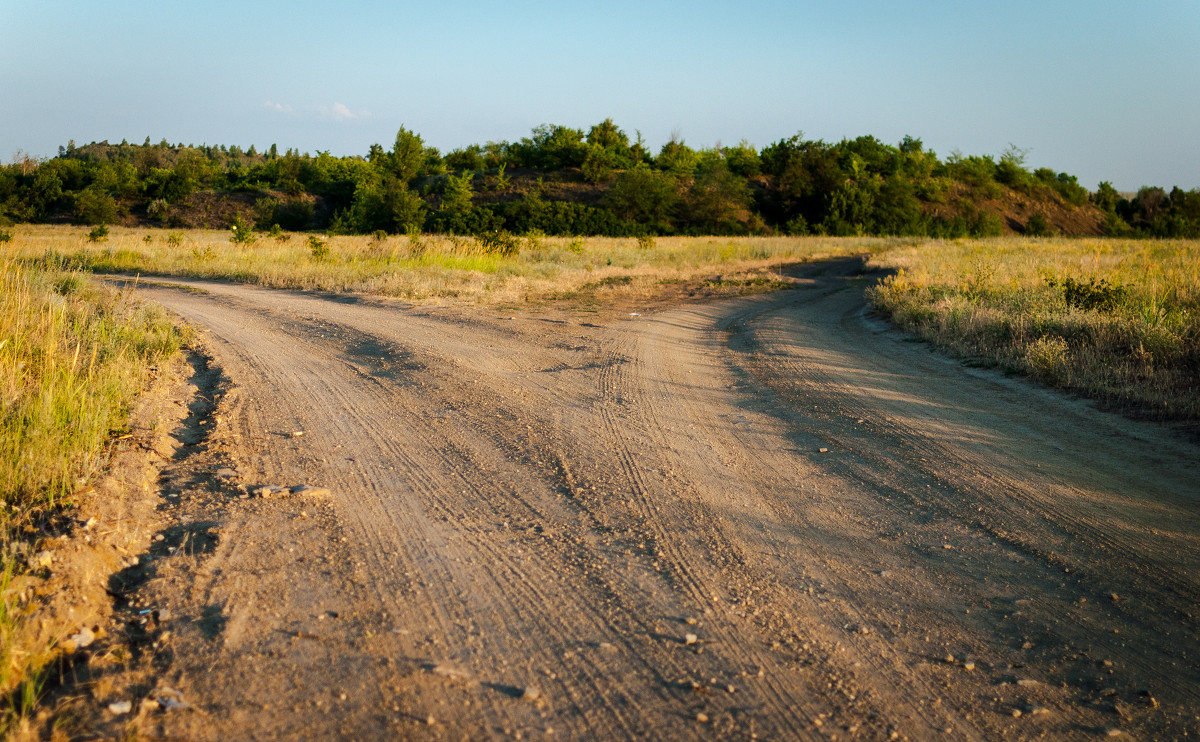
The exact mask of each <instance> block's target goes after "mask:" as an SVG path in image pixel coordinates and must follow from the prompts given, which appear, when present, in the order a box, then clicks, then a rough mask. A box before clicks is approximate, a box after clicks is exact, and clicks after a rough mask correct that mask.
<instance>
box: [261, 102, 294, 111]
mask: <svg viewBox="0 0 1200 742" xmlns="http://www.w3.org/2000/svg"><path fill="white" fill-rule="evenodd" d="M263 106H264V107H266V108H268V109H270V110H272V111H275V112H276V113H291V112H292V107H291V106H289V105H285V104H283V103H276V102H275V101H273V100H269V101H264V102H263Z"/></svg>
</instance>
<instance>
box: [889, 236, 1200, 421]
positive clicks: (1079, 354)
mask: <svg viewBox="0 0 1200 742" xmlns="http://www.w3.org/2000/svg"><path fill="white" fill-rule="evenodd" d="M873 263H874V264H875V265H876V266H879V267H882V268H886V269H891V270H894V271H896V272H895V274H894V275H891V276H889V277H887V278H885V279H884V280H883V282H882V283H880V284H879V285H878V286H877V287H876V288H874V289H873V290H872V291H871V299H872V301H873V303H874V306H875V308H876V309H877V310H879V311H880V312H881V313H883V314H885V315H887V316H889V317H891V318H892V319H893V320H894V321H895V322H897V323H898V324H900V325H901V326H903V327H905V328H907V329H909V330H911V331H913V332H915V333H917V334H918V335H920V336H922V337H924V338H926V339H928V340H930V341H933V342H935V343H937V344H939V345H942V346H945V347H947V348H950V349H953V350H954V351H956V352H957V353H959V354H962V355H963V356H967V357H972V358H975V359H978V360H982V361H984V362H987V363H993V364H997V365H999V366H1001V367H1004V368H1006V369H1011V370H1014V371H1019V372H1023V373H1027V374H1029V375H1031V376H1034V377H1037V378H1039V379H1041V380H1042V381H1044V382H1046V383H1047V384H1050V385H1052V386H1056V387H1060V388H1065V389H1069V390H1073V391H1075V392H1078V393H1080V394H1083V395H1085V396H1089V397H1093V398H1096V399H1100V400H1103V401H1106V402H1108V403H1110V404H1112V405H1113V406H1115V407H1118V408H1120V409H1123V410H1124V411H1126V412H1130V413H1133V414H1136V415H1141V416H1146V417H1150V418H1155V419H1163V420H1186V421H1195V420H1196V419H1197V418H1200V241H1196V240H1112V239H1083V240H1075V239H1070V240H1068V239H1053V238H1046V239H1022V238H999V239H991V240H979V241H922V242H920V243H918V244H914V245H912V246H910V247H906V248H902V249H896V250H891V251H888V252H887V253H884V254H880V255H876V256H875V257H874V258H873Z"/></svg>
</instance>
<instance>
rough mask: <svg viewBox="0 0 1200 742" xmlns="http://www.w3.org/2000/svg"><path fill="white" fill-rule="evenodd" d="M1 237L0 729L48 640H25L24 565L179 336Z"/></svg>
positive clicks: (29, 611)
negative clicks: (7, 704)
mask: <svg viewBox="0 0 1200 742" xmlns="http://www.w3.org/2000/svg"><path fill="white" fill-rule="evenodd" d="M19 239H20V238H19V237H18V238H17V241H16V242H15V243H12V242H10V243H0V698H2V697H8V698H9V699H10V701H11V708H7V709H6V708H2V707H0V731H2V730H3V729H4V728H5V725H6V724H7V723H8V722H11V721H12V720H13V719H14V718H15V716H17V715H19V714H21V713H25V712H27V711H28V710H29V709H30V708H31V707H32V704H33V703H34V701H35V700H36V695H37V693H36V689H37V688H38V687H39V683H40V680H39V678H40V676H41V673H42V672H43V668H44V667H45V665H46V663H47V662H48V661H49V659H50V657H51V650H52V647H48V646H35V645H30V644H29V643H28V642H27V639H28V635H29V634H30V633H31V632H26V631H24V630H23V629H24V627H25V624H26V623H27V622H29V621H32V620H35V618H34V610H35V609H36V607H37V601H36V599H35V598H32V597H31V596H29V595H27V594H24V593H25V591H24V590H23V589H21V588H20V583H21V579H20V577H21V575H22V574H24V573H26V572H37V571H38V570H41V569H43V568H42V567H41V566H40V565H39V563H38V560H37V553H38V551H39V550H40V549H41V548H42V544H43V542H44V541H45V540H46V539H47V538H49V537H50V536H51V535H52V533H51V531H52V519H53V516H54V514H55V513H56V512H58V511H60V510H61V507H62V506H63V505H65V504H69V502H70V500H71V495H72V493H73V492H75V491H76V490H77V489H78V488H80V487H81V485H83V484H84V483H85V482H86V481H87V479H88V478H89V477H90V476H91V475H93V474H94V473H95V472H96V471H97V470H98V468H99V466H100V465H102V464H103V458H104V457H103V453H104V445H105V443H106V442H107V441H108V440H109V439H110V438H111V437H112V435H113V434H114V431H119V430H120V429H121V427H122V425H123V424H124V420H125V415H126V410H127V409H128V406H129V404H130V403H131V402H132V400H133V399H134V397H135V395H137V393H138V392H139V391H141V389H142V388H143V387H144V385H145V382H146V379H147V376H148V372H149V367H150V366H151V365H152V364H155V363H157V362H159V361H160V360H163V359H165V358H166V357H168V356H170V355H171V354H173V353H175V352H176V351H177V350H178V349H179V347H180V343H181V335H180V333H179V332H178V330H177V329H176V328H175V327H174V326H173V324H172V323H171V321H170V319H169V317H168V316H167V315H166V313H165V312H163V311H161V310H157V309H155V308H153V307H147V306H141V305H138V304H135V303H134V302H132V301H131V300H130V298H129V297H128V296H126V295H123V294H120V293H118V292H116V291H114V290H112V289H110V288H107V287H105V286H102V285H99V284H98V283H97V282H95V281H93V280H92V279H91V278H89V277H88V276H86V275H84V274H82V273H79V272H77V271H72V270H66V269H63V268H58V267H53V266H48V265H45V264H43V265H40V266H39V265H33V264H31V263H30V262H28V261H24V260H21V259H19V258H18V257H17V253H18V251H19Z"/></svg>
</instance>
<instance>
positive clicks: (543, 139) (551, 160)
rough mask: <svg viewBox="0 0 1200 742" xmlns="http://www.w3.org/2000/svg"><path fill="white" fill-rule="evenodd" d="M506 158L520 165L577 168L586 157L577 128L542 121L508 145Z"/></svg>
mask: <svg viewBox="0 0 1200 742" xmlns="http://www.w3.org/2000/svg"><path fill="white" fill-rule="evenodd" d="M508 157H509V159H510V160H511V161H512V162H513V163H514V164H516V165H518V166H520V167H533V168H542V169H547V170H558V169H561V168H568V167H579V166H581V165H582V164H583V161H584V158H586V157H587V144H585V143H584V137H583V132H582V131H580V130H579V129H571V128H568V127H566V126H558V125H552V124H542V125H541V126H539V127H537V128H535V129H534V130H533V132H532V134H531V136H529V137H525V138H524V139H522V140H521V141H520V142H517V143H515V144H512V145H510V146H509V151H508Z"/></svg>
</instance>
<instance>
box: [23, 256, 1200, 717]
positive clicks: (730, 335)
mask: <svg viewBox="0 0 1200 742" xmlns="http://www.w3.org/2000/svg"><path fill="white" fill-rule="evenodd" d="M871 280H873V279H872V278H871V277H869V276H864V275H863V274H862V265H861V261H857V260H838V261H829V262H827V263H823V264H813V265H809V266H805V267H803V268H802V269H800V272H799V274H798V275H797V276H795V285H796V289H795V290H792V291H785V292H780V293H777V294H772V295H764V296H754V297H746V298H741V299H735V300H730V301H721V302H715V303H703V304H695V305H686V306H676V307H672V308H668V307H653V306H646V307H640V308H639V307H621V310H622V311H620V312H614V311H612V310H609V311H606V312H597V311H590V310H589V308H587V307H571V308H567V309H534V310H522V311H516V310H506V309H497V308H485V309H462V308H453V307H416V306H405V305H401V304H398V303H393V302H385V301H376V300H373V299H367V298H362V297H346V296H340V297H331V296H316V295H306V294H299V293H292V292H278V291H269V290H263V289H256V288H252V287H244V286H234V285H230V284H219V283H205V282H187V283H190V284H194V285H195V286H200V287H203V288H204V289H205V293H200V292H195V291H181V290H178V289H175V288H171V287H166V286H157V287H156V286H153V285H143V286H142V287H141V289H140V290H141V291H143V292H144V293H145V294H146V295H147V296H148V297H150V298H153V299H155V300H157V301H159V302H161V303H162V304H164V305H165V306H167V307H169V308H170V309H172V310H173V311H175V312H176V313H178V314H179V315H180V316H181V317H182V318H183V319H185V320H186V321H187V322H189V323H190V324H192V325H193V326H195V327H197V328H203V332H204V347H205V348H206V352H207V353H209V354H210V355H211V357H212V359H213V363H214V365H215V366H219V369H220V371H219V373H217V372H215V371H210V372H209V376H207V377H206V378H208V379H209V381H208V382H205V384H200V385H199V386H201V387H202V388H204V389H208V390H210V392H206V394H207V396H208V398H209V399H210V401H211V402H212V403H214V404H215V406H214V407H209V408H204V409H205V410H207V411H201V412H200V413H197V414H194V415H193V416H192V418H191V420H190V421H189V422H188V423H187V424H185V425H184V428H183V429H184V430H189V431H192V434H191V435H192V436H193V437H192V439H190V440H191V442H190V443H189V444H188V445H186V446H183V447H181V448H180V449H179V451H178V452H176V453H175V454H174V455H173V456H172V457H171V458H170V460H169V461H168V462H167V464H166V465H165V466H164V467H163V468H162V469H161V471H160V473H159V475H158V479H157V483H156V486H155V488H154V489H155V492H154V495H153V496H154V497H155V498H157V499H158V502H159V505H158V508H159V509H158V510H156V514H157V516H158V517H159V518H161V520H160V521H158V523H159V525H158V526H157V530H150V531H148V533H151V532H153V533H156V536H155V538H156V537H157V535H161V536H163V539H162V540H161V541H151V542H149V543H151V544H153V546H152V547H151V549H150V552H149V556H151V557H153V558H152V559H150V560H148V562H147V563H145V564H139V571H138V577H137V584H136V587H132V588H131V589H130V591H129V592H127V593H124V594H123V598H122V600H123V602H122V603H121V605H122V606H123V608H122V610H124V611H125V612H124V613H123V614H121V616H122V620H123V625H124V626H126V627H128V630H127V632H126V633H125V641H126V646H128V647H130V648H131V649H130V650H129V651H128V653H127V654H123V655H122V656H120V657H117V656H114V655H113V654H112V653H109V655H108V656H107V659H103V660H96V661H91V660H89V661H88V662H86V663H83V662H80V663H77V664H76V665H75V668H76V670H77V673H78V674H77V675H75V676H74V677H73V680H74V681H75V685H74V686H72V688H73V689H72V690H71V691H69V693H68V694H66V695H64V696H62V697H61V698H60V700H59V701H58V705H57V706H55V707H53V708H54V711H53V714H54V717H53V718H48V719H46V720H44V724H45V726H44V727H43V728H49V726H51V725H53V724H56V723H57V724H59V726H60V728H62V729H64V730H67V729H69V730H70V731H71V734H78V735H85V734H91V735H97V736H104V737H115V736H121V735H127V734H132V735H142V736H146V737H160V736H161V737H173V738H187V739H226V738H296V737H301V736H303V737H307V738H339V737H341V738H357V739H395V738H429V739H451V738H453V739H458V738H463V737H467V738H472V739H491V738H497V739H499V738H505V739H509V738H515V737H516V736H517V735H520V737H521V738H523V739H563V738H566V739H598V738H604V739H608V738H620V739H631V738H649V737H653V738H657V739H693V738H696V737H701V736H710V735H711V736H714V737H721V738H733V739H753V738H761V739H767V738H771V739H779V738H790V739H796V738H800V739H826V738H829V737H831V736H833V735H836V736H838V737H839V738H856V737H862V738H866V739H889V738H894V739H903V738H907V739H912V740H916V739H929V738H934V737H937V736H942V735H946V734H949V735H952V736H954V737H962V738H968V739H994V738H997V737H1000V736H1016V737H1038V736H1049V737H1054V738H1091V737H1094V736H1096V735H1100V734H1108V733H1110V731H1111V732H1113V733H1114V734H1115V733H1124V734H1129V735H1132V736H1135V737H1140V738H1170V737H1179V736H1183V735H1184V734H1186V733H1190V732H1192V731H1193V730H1195V729H1196V724H1197V718H1198V714H1200V695H1198V694H1197V691H1196V688H1200V671H1198V670H1197V665H1196V663H1195V662H1194V661H1193V660H1194V655H1195V654H1196V653H1197V652H1198V651H1200V625H1198V623H1197V618H1196V615H1195V610H1194V606H1195V605H1196V604H1197V602H1198V600H1197V599H1198V598H1200V584H1198V583H1197V580H1196V575H1197V574H1200V548H1198V547H1197V544H1198V543H1200V542H1198V540H1197V533H1198V532H1200V504H1198V502H1197V498H1196V490H1195V482H1196V481H1197V479H1198V478H1200V472H1198V471H1197V466H1198V462H1200V456H1197V449H1196V448H1195V446H1194V445H1193V444H1191V443H1188V442H1187V441H1183V440H1181V439H1179V438H1178V437H1176V436H1174V435H1173V434H1171V433H1170V431H1167V430H1165V429H1163V428H1161V427H1156V426H1153V425H1147V424H1142V423H1136V422H1131V421H1128V420H1124V419H1122V418H1119V417H1116V416H1113V415H1109V414H1106V413H1103V412H1100V411H1097V410H1095V409H1094V408H1093V407H1091V406H1090V405H1087V404H1085V403H1082V402H1078V401H1075V400H1069V399H1065V398H1063V397H1061V396H1059V395H1055V394H1053V393H1050V392H1048V391H1045V390H1042V389H1038V388H1036V387H1033V386H1030V385H1028V384H1025V383H1023V382H1021V381H1019V380H1014V379H1008V378H1005V377H1003V376H1001V375H998V374H994V373H991V372H987V371H983V370H979V369H966V368H964V367H963V366H961V365H960V364H958V363H955V362H953V361H949V360H947V359H945V358H943V357H941V356H938V355H936V354H934V353H931V352H930V351H929V349H928V348H927V347H926V346H924V345H921V344H916V343H912V342H910V341H909V339H908V338H907V337H906V336H904V335H902V334H899V333H895V332H893V331H892V330H890V329H889V328H888V327H887V326H886V325H885V324H883V323H880V322H879V321H877V320H874V319H872V318H871V317H870V315H869V314H868V313H867V312H866V311H865V304H864V301H863V296H862V292H863V289H864V287H865V286H866V285H867V284H868V283H869V282H870V281H871ZM643 309H644V310H645V311H642V310H643ZM92 656H93V657H104V655H103V654H102V653H101V652H99V651H96V652H95V653H94V654H93V655H92ZM124 701H127V702H129V703H130V705H131V709H130V711H129V712H122V713H119V714H118V713H114V712H113V711H110V710H109V704H111V703H119V702H124ZM117 708H118V710H119V709H120V708H121V707H117Z"/></svg>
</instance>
